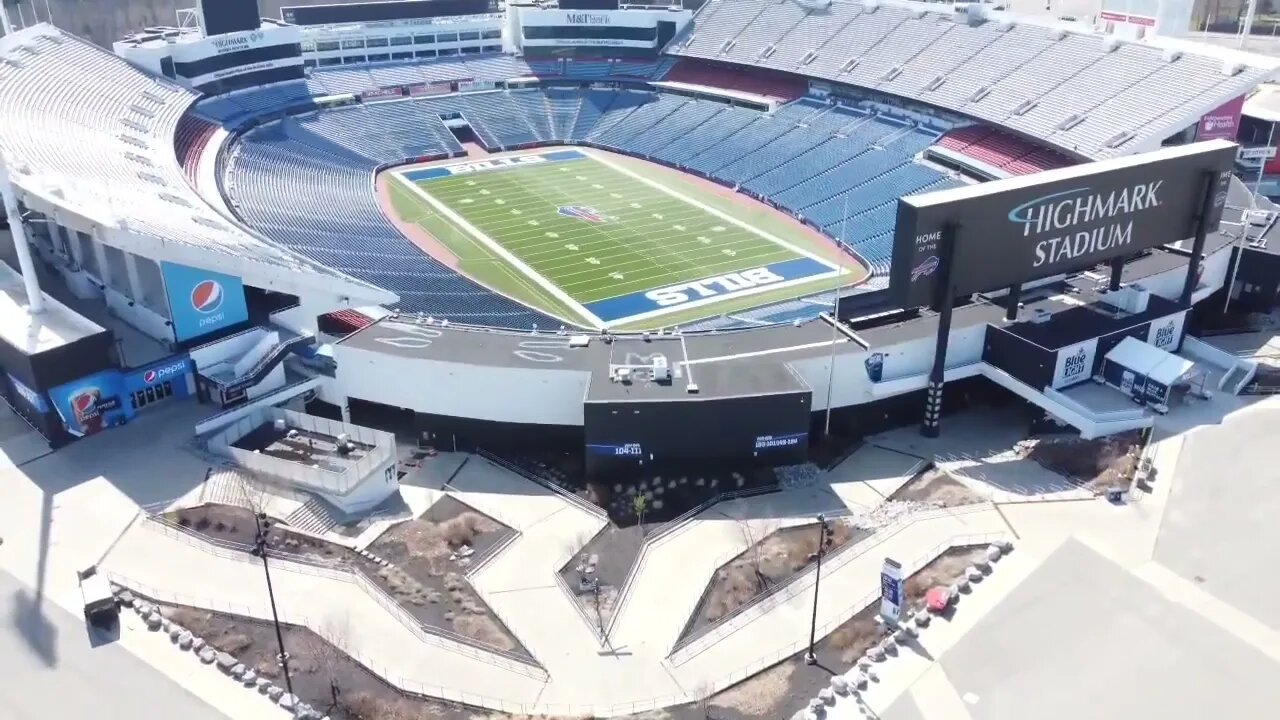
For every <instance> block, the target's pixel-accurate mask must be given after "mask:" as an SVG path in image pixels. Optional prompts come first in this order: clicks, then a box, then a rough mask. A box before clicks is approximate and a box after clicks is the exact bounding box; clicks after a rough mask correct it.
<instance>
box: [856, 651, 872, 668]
mask: <svg viewBox="0 0 1280 720" xmlns="http://www.w3.org/2000/svg"><path fill="white" fill-rule="evenodd" d="M870 667H871V658H870V657H868V656H867V655H863V656H862V657H860V658H858V669H859V670H867V669H869V668H870Z"/></svg>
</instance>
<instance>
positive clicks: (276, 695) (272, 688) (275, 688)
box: [267, 685, 284, 701]
mask: <svg viewBox="0 0 1280 720" xmlns="http://www.w3.org/2000/svg"><path fill="white" fill-rule="evenodd" d="M283 695H284V688H282V687H280V686H279V685H268V686H267V699H269V700H272V701H275V700H279V699H280V698H281V697H282V696H283Z"/></svg>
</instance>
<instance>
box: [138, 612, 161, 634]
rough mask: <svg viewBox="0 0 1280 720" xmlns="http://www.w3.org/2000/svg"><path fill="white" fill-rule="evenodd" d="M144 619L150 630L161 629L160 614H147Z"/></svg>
mask: <svg viewBox="0 0 1280 720" xmlns="http://www.w3.org/2000/svg"><path fill="white" fill-rule="evenodd" d="M142 621H143V622H145V623H146V624H147V629H148V630H152V631H155V630H159V629H160V615H159V614H157V613H151V614H149V615H147V616H146V617H144V618H142Z"/></svg>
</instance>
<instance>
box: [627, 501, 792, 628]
mask: <svg viewBox="0 0 1280 720" xmlns="http://www.w3.org/2000/svg"><path fill="white" fill-rule="evenodd" d="M778 489H779V488H778V486H777V485H768V486H763V487H758V488H748V489H746V490H732V491H730V492H726V493H720V494H718V495H716V496H715V497H713V498H711V499H710V500H706V501H704V502H703V503H701V504H700V505H698V506H697V507H694V508H692V509H691V510H688V511H686V512H684V513H682V514H680V515H679V516H677V517H675V518H673V519H671V520H668V521H667V522H665V523H663V524H662V525H659V526H658V529H657V530H655V531H653V532H652V533H650V534H649V535H648V536H647V537H646V538H645V539H644V545H642V546H641V548H640V553H639V554H638V555H636V559H635V560H634V561H633V562H632V563H631V568H630V569H629V570H627V577H626V579H625V580H623V581H622V587H620V588H618V599H617V600H616V601H615V603H616V604H615V605H614V608H613V613H612V614H611V615H610V616H609V624H608V626H607V627H606V628H605V633H604V634H605V636H606V637H608V636H611V635H612V634H613V626H614V625H615V624H617V621H618V618H620V617H622V611H623V610H624V609H625V608H626V607H627V604H628V603H629V602H630V599H631V586H632V585H633V584H635V579H636V577H638V576H639V575H640V571H641V570H642V569H643V568H644V564H645V562H647V560H648V556H649V551H650V550H651V549H652V548H654V547H656V546H657V545H658V544H660V543H661V542H662V541H664V540H666V539H667V538H668V537H670V536H672V535H674V534H675V532H676V530H678V529H679V528H681V527H682V526H683V525H685V524H686V523H688V522H689V521H690V520H692V519H693V518H695V517H697V516H698V515H700V514H701V513H703V512H705V511H707V510H709V509H710V508H711V507H712V506H714V505H715V504H716V503H719V502H725V501H729V500H737V499H739V498H745V497H752V496H755V495H764V494H766V493H770V492H774V491H776V490H778Z"/></svg>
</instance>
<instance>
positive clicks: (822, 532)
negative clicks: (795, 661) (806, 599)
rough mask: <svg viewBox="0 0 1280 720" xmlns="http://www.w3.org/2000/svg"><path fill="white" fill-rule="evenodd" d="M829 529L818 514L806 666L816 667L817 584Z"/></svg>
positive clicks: (828, 538)
mask: <svg viewBox="0 0 1280 720" xmlns="http://www.w3.org/2000/svg"><path fill="white" fill-rule="evenodd" d="M831 535H832V532H831V528H830V527H828V526H827V516H825V515H823V514H822V513H818V567H817V568H815V569H814V573H813V617H812V618H810V620H809V652H806V653H805V654H804V662H805V664H806V665H817V664H818V656H817V655H814V654H813V645H814V642H815V641H816V640H817V637H816V636H817V634H818V583H820V582H822V556H823V555H824V554H825V553H826V552H827V547H828V546H830V545H831Z"/></svg>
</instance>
